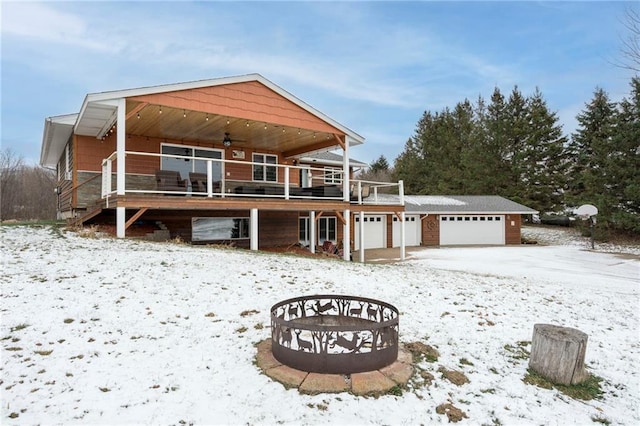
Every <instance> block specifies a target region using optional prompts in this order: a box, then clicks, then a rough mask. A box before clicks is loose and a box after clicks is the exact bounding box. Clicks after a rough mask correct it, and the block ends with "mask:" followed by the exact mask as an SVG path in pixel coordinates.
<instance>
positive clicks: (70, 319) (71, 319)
mask: <svg viewBox="0 0 640 426" xmlns="http://www.w3.org/2000/svg"><path fill="white" fill-rule="evenodd" d="M74 321H75V320H74V319H73V318H65V320H64V321H63V322H64V323H65V324H71V323H72V322H74Z"/></svg>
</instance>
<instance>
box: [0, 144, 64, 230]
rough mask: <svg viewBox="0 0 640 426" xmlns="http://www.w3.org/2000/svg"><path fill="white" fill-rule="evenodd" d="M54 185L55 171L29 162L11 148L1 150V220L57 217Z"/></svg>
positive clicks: (49, 218)
mask: <svg viewBox="0 0 640 426" xmlns="http://www.w3.org/2000/svg"><path fill="white" fill-rule="evenodd" d="M55 186H56V176H55V172H54V171H53V170H49V169H45V168H44V167H40V166H30V165H26V164H24V160H23V159H22V157H20V156H18V155H17V154H15V153H14V152H13V151H12V150H10V149H8V148H5V149H2V150H1V151H0V220H3V221H4V220H10V219H13V220H51V219H55V218H56V194H55V192H54V189H55Z"/></svg>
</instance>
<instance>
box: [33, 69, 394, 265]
mask: <svg viewBox="0 0 640 426" xmlns="http://www.w3.org/2000/svg"><path fill="white" fill-rule="evenodd" d="M362 143H364V138H363V137H362V136H360V135H359V134H357V133H355V132H354V131H352V130H350V129H349V128H347V127H345V126H343V125H342V124H340V123H338V122H337V121H335V120H333V119H332V118H330V117H328V116H326V115H325V114H323V113H321V112H320V111H318V110H316V109H315V108H313V107H311V106H310V105H308V104H306V103H305V102H303V101H302V100H300V99H298V98H297V97H295V96H294V95H292V94H290V93H289V92H287V91H285V90H284V89H282V88H281V87H279V86H277V85H276V84H274V83H272V82H271V81H269V80H267V79H266V78H264V77H262V76H261V75H259V74H249V75H243V76H235V77H226V78H218V79H211V80H202V81H193V82H186V83H176V84H168V85H161V86H152V87H141V88H134V89H126V90H118V91H110V92H101V93H90V94H88V95H86V97H85V99H84V101H83V103H82V105H81V107H80V110H79V112H78V113H76V114H68V115H60V116H54V117H49V118H47V119H46V120H45V126H44V133H43V142H42V151H41V158H40V162H41V164H42V165H43V166H45V167H51V168H53V167H55V168H56V170H57V177H58V182H57V194H58V206H57V208H58V215H59V217H60V218H65V219H67V220H69V221H72V222H74V223H76V224H83V223H92V222H93V223H105V222H107V223H115V225H116V234H117V236H118V237H119V238H123V237H125V236H126V235H127V230H129V229H131V227H135V226H139V225H141V224H153V225H155V226H158V227H161V228H162V229H167V230H168V232H169V234H170V236H172V237H175V236H180V237H182V238H183V239H185V240H187V241H192V242H195V243H208V242H230V241H233V243H234V244H236V245H237V246H241V247H247V248H250V249H252V250H258V249H259V248H261V247H269V246H278V245H289V244H291V243H295V242H298V241H308V242H309V246H310V248H311V250H312V251H315V249H316V246H317V245H320V244H322V242H323V241H325V240H331V241H334V242H341V243H342V245H343V246H344V247H345V250H344V254H343V257H344V259H349V258H350V251H351V250H353V249H359V248H360V249H362V248H363V247H362V246H358V245H357V242H356V244H355V245H354V241H355V240H356V239H357V238H359V235H361V234H362V235H364V234H366V232H367V231H366V230H364V227H360V228H358V229H356V228H357V226H356V224H357V222H362V221H363V220H364V217H365V216H364V215H365V213H366V214H368V215H371V214H384V215H394V216H396V217H398V218H400V219H401V218H403V217H404V214H405V207H404V200H403V187H402V182H401V181H400V182H394V183H388V182H387V183H385V182H364V181H358V180H354V179H353V172H354V167H356V168H357V167H361V166H362V163H360V164H358V163H356V162H353V161H352V160H349V151H350V149H351V148H352V147H354V146H357V145H360V144H362ZM330 151H339V152H340V153H341V154H340V155H337V156H332V155H331V154H330V153H328V152H330ZM384 189H387V190H389V189H390V190H391V191H393V192H394V193H397V194H399V195H398V196H397V197H395V198H387V199H385V198H384V197H378V193H379V190H380V191H383V190H384ZM402 223H404V222H402ZM363 242H364V239H363ZM363 251H364V250H361V252H362V254H361V260H362V261H363V260H364V253H363ZM403 254H404V251H403Z"/></svg>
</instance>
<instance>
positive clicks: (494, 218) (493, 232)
mask: <svg viewBox="0 0 640 426" xmlns="http://www.w3.org/2000/svg"><path fill="white" fill-rule="evenodd" d="M504 219H505V217H504V215H441V216H440V245H441V246H451V245H504V244H505V225H504Z"/></svg>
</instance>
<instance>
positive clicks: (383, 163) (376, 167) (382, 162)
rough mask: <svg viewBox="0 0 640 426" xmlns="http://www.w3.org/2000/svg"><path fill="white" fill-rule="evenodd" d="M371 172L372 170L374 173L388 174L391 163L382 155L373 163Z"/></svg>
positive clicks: (370, 168)
mask: <svg viewBox="0 0 640 426" xmlns="http://www.w3.org/2000/svg"><path fill="white" fill-rule="evenodd" d="M369 170H371V171H372V172H373V173H378V172H386V171H388V170H389V162H388V161H387V159H386V158H385V156H384V155H381V156H380V157H378V159H377V160H376V161H374V162H373V163H371V166H370V167H369Z"/></svg>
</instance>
